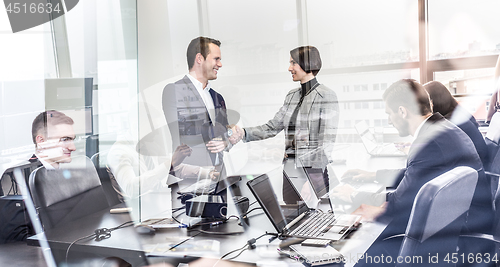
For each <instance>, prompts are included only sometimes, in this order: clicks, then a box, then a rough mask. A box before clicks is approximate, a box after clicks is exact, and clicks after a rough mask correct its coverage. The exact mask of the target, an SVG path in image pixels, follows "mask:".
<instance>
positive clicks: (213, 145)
mask: <svg viewBox="0 0 500 267" xmlns="http://www.w3.org/2000/svg"><path fill="white" fill-rule="evenodd" d="M226 146H227V142H226V141H223V140H222V138H220V137H216V138H214V139H212V140H211V141H209V142H208V143H207V149H208V150H209V151H210V152H212V153H219V152H222V151H224V149H225V148H226Z"/></svg>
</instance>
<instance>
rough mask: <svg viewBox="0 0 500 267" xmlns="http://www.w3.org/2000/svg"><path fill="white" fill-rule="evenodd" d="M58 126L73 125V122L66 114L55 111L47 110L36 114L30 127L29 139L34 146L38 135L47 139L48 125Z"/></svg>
mask: <svg viewBox="0 0 500 267" xmlns="http://www.w3.org/2000/svg"><path fill="white" fill-rule="evenodd" d="M59 124H69V125H73V124H74V121H73V119H72V118H70V117H68V116H66V114H64V113H62V112H59V111H56V110H47V111H44V112H42V113H40V114H38V116H36V118H35V119H34V120H33V124H32V125H31V137H32V138H33V143H34V144H35V145H36V136H37V135H39V134H43V135H44V136H45V137H47V126H48V125H52V126H54V125H59Z"/></svg>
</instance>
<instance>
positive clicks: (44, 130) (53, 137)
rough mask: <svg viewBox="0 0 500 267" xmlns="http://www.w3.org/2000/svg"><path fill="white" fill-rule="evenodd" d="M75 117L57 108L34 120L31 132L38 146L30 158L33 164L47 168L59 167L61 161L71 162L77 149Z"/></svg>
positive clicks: (41, 114)
mask: <svg viewBox="0 0 500 267" xmlns="http://www.w3.org/2000/svg"><path fill="white" fill-rule="evenodd" d="M73 124H74V122H73V119H71V118H70V117H68V116H66V115H65V114H64V113H62V112H59V111H56V110H48V111H44V112H42V113H40V114H39V115H38V116H36V118H35V119H34V120H33V124H32V128H31V134H32V138H33V143H34V144H35V147H36V152H35V154H34V155H33V156H32V157H31V158H30V159H29V161H30V162H31V164H32V165H34V166H40V165H43V166H44V167H45V168H46V169H59V164H60V163H70V162H71V153H72V152H73V151H75V150H76V147H75V144H74V142H73V141H74V140H75V131H74V130H73Z"/></svg>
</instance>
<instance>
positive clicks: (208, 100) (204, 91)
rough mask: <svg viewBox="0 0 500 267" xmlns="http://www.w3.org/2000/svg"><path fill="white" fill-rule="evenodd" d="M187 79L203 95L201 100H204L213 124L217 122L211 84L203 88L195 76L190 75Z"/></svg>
mask: <svg viewBox="0 0 500 267" xmlns="http://www.w3.org/2000/svg"><path fill="white" fill-rule="evenodd" d="M187 77H188V78H189V80H191V82H192V83H193V85H194V87H195V88H196V90H197V91H198V93H199V94H200V95H201V99H202V100H203V103H204V104H205V107H206V108H207V110H208V115H209V116H210V120H211V121H212V124H213V123H214V122H215V106H214V101H213V99H212V96H211V95H210V88H211V87H210V82H207V86H206V87H205V88H203V84H202V83H201V82H200V81H198V80H197V79H195V78H194V77H193V76H191V75H190V74H189V73H188V74H187Z"/></svg>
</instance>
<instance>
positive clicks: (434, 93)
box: [424, 81, 488, 166]
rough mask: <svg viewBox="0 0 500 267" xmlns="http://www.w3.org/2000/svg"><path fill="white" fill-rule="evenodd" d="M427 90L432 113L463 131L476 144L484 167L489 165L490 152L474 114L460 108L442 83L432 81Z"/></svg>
mask: <svg viewBox="0 0 500 267" xmlns="http://www.w3.org/2000/svg"><path fill="white" fill-rule="evenodd" d="M424 88H425V90H426V91H427V92H428V93H429V97H430V98H431V100H432V105H433V106H432V111H433V112H434V113H436V112H439V113H441V115H443V116H444V117H445V118H446V119H448V120H449V121H451V122H452V123H454V124H455V125H457V126H458V128H460V129H462V131H464V132H465V133H466V134H467V135H468V136H469V138H470V139H471V140H472V142H473V143H474V146H475V147H476V150H477V153H478V154H479V157H480V158H481V161H482V163H483V166H486V164H487V163H488V150H487V147H486V143H485V142H484V138H483V135H482V134H481V132H479V130H478V126H479V125H478V123H477V122H476V119H475V118H474V116H472V114H470V113H469V112H468V111H467V110H465V109H464V108H463V107H462V106H460V105H459V104H458V102H457V100H456V99H455V98H454V97H453V96H452V95H451V93H450V91H449V90H448V89H447V88H446V87H445V86H444V85H443V84H442V83H440V82H437V81H432V82H428V83H426V84H424Z"/></svg>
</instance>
